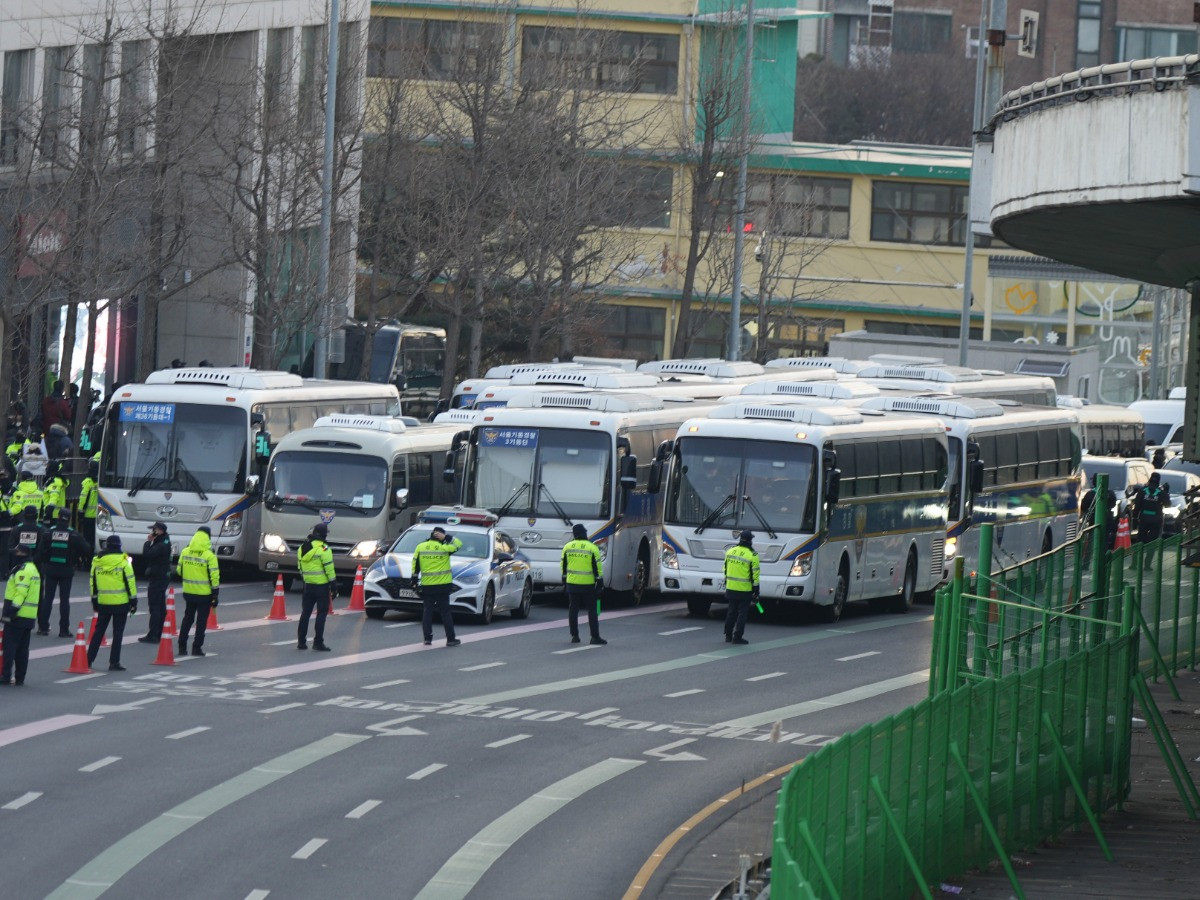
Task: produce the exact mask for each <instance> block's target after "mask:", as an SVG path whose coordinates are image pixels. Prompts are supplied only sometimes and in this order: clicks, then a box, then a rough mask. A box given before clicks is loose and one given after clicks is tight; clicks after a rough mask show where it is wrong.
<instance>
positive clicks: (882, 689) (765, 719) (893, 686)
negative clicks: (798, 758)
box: [717, 669, 929, 728]
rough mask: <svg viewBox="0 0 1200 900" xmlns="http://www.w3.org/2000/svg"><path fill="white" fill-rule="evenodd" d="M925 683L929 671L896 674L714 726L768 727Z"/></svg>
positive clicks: (927, 679)
mask: <svg viewBox="0 0 1200 900" xmlns="http://www.w3.org/2000/svg"><path fill="white" fill-rule="evenodd" d="M928 681H929V670H928V669H922V670H921V671H919V672H910V673H909V674H908V675H897V676H896V677H895V678H887V679H885V680H883V681H876V682H874V683H872V684H864V685H863V686H862V687H856V688H851V689H850V690H848V691H840V692H839V693H836V694H830V695H829V696H828V697H820V698H818V699H816V700H805V701H804V702H803V703H793V704H792V705H791V706H781V707H779V708H778V709H768V710H765V711H764V712H760V713H755V714H754V715H752V716H742V717H741V718H740V719H730V720H729V721H728V722H718V723H717V724H719V725H723V726H726V727H728V728H738V727H748V728H754V727H756V726H758V725H771V724H774V723H775V722H779V721H782V720H783V719H794V718H796V717H797V716H806V715H808V714H809V713H814V712H820V711H821V710H824V709H829V708H830V707H833V706H845V705H846V704H848V703H857V702H858V701H860V700H869V699H870V698H872V697H878V696H880V695H881V694H887V693H889V692H891V691H898V690H900V689H901V688H906V687H912V686H914V685H918V684H925V683H926V682H928Z"/></svg>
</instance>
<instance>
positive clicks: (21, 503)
mask: <svg viewBox="0 0 1200 900" xmlns="http://www.w3.org/2000/svg"><path fill="white" fill-rule="evenodd" d="M27 506H34V507H37V511H38V515H39V516H40V515H41V514H42V489H41V488H39V487H38V486H37V482H36V481H34V480H33V479H32V478H27V479H25V480H24V481H19V482H17V486H16V487H15V488H13V492H12V495H11V496H10V497H9V498H8V513H9V515H11V516H20V515H21V513H23V512H24V511H25V507H27Z"/></svg>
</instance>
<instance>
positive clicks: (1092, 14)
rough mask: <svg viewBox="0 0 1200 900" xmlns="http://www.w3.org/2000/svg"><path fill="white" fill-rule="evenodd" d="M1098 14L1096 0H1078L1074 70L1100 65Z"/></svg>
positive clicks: (1099, 11) (1099, 5)
mask: <svg viewBox="0 0 1200 900" xmlns="http://www.w3.org/2000/svg"><path fill="white" fill-rule="evenodd" d="M1100 13H1101V4H1100V3H1098V2H1096V0H1079V22H1078V25H1077V26H1076V39H1075V68H1077V69H1083V68H1086V67H1087V66H1098V65H1100Z"/></svg>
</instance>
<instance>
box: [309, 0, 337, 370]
mask: <svg viewBox="0 0 1200 900" xmlns="http://www.w3.org/2000/svg"><path fill="white" fill-rule="evenodd" d="M340 18H341V10H340V9H339V0H330V2H329V28H328V29H327V31H328V34H329V54H328V57H327V62H326V66H325V157H324V159H323V160H322V163H321V227H320V234H319V236H318V239H317V244H318V246H317V335H316V338H315V339H314V341H313V378H324V377H325V376H326V375H327V374H328V359H329V327H330V322H331V321H332V318H333V316H332V312H333V310H332V307H333V303H332V298H331V297H330V296H329V248H330V244H331V243H332V241H331V234H330V233H331V231H332V230H333V118H334V113H335V112H336V107H337V70H338V24H339V21H338V20H339V19H340Z"/></svg>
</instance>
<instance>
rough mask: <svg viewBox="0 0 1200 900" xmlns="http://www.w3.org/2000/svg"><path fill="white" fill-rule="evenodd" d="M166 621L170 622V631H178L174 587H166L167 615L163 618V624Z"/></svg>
mask: <svg viewBox="0 0 1200 900" xmlns="http://www.w3.org/2000/svg"><path fill="white" fill-rule="evenodd" d="M167 622H170V623H171V630H172V631H175V632H177V631H179V622H178V621H176V619H175V588H174V587H168V588H167V616H166V618H165V619H164V620H163V624H164V625H165V624H166V623H167Z"/></svg>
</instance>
